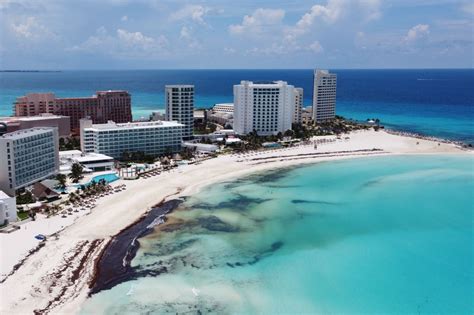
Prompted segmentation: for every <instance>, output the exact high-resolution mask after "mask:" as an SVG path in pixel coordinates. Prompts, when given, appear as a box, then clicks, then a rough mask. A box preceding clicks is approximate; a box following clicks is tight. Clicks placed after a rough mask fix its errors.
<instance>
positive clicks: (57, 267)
mask: <svg viewBox="0 0 474 315" xmlns="http://www.w3.org/2000/svg"><path fill="white" fill-rule="evenodd" d="M326 138H327V139H328V140H329V139H334V138H335V137H326ZM319 139H323V138H319ZM390 154H471V153H470V152H466V151H463V150H461V149H459V147H457V146H455V145H454V144H449V143H438V142H436V141H429V140H424V139H415V138H411V137H403V136H399V135H392V134H388V133H386V132H384V131H379V132H375V131H359V132H354V133H351V134H350V135H348V139H345V138H343V139H338V140H335V141H327V142H325V143H324V144H323V143H320V144H319V145H318V147H317V149H315V147H314V144H312V143H311V144H308V145H300V146H296V147H291V148H287V149H278V150H266V151H259V152H251V153H247V154H232V155H230V154H229V155H221V156H219V157H217V158H215V159H210V160H206V161H203V162H201V163H199V164H192V165H183V166H180V167H178V168H175V169H172V170H170V171H167V172H162V173H161V174H160V175H158V176H152V177H149V178H146V179H138V180H133V181H123V180H119V181H117V182H114V183H112V186H115V185H121V184H123V183H126V185H127V189H126V190H124V191H121V192H118V193H115V194H111V195H107V196H105V197H103V198H100V199H99V200H97V207H96V208H94V209H92V210H91V211H90V213H89V214H87V215H82V216H77V218H75V220H74V218H72V217H71V218H70V219H69V218H68V219H61V218H52V219H39V220H38V221H36V222H31V223H26V224H24V225H22V230H21V231H17V232H14V233H12V234H9V235H2V234H0V246H2V248H4V247H3V246H4V244H5V243H4V242H5V237H9V238H10V239H9V240H8V242H13V243H19V242H20V243H21V241H22V238H24V237H30V236H31V235H29V233H27V232H25V231H26V230H27V229H35V232H34V233H36V231H42V232H43V234H49V233H54V232H56V231H59V230H61V229H62V230H61V231H60V232H59V233H57V234H55V235H54V236H53V237H49V238H48V239H47V241H46V242H44V245H43V246H42V248H41V249H39V250H38V251H36V252H35V253H34V254H32V255H30V256H29V257H27V258H26V259H25V260H24V261H23V262H22V264H21V266H18V269H17V270H16V271H14V272H13V273H12V274H11V275H9V276H6V275H8V274H9V273H10V272H11V268H12V267H13V265H14V264H15V263H17V262H20V261H21V260H22V259H24V257H25V255H26V254H27V252H28V250H31V249H32V248H29V249H28V248H24V247H21V246H19V247H18V248H15V247H14V246H10V247H9V248H8V250H9V257H15V259H11V260H12V261H8V262H7V261H4V258H2V262H1V274H2V279H3V280H0V281H2V283H0V294H1V295H2V303H1V305H0V313H12V312H14V313H29V314H31V313H32V312H33V311H34V310H39V311H42V312H48V311H51V312H52V313H63V314H64V313H68V314H70V313H75V312H77V311H78V309H79V307H80V305H81V303H82V302H83V301H84V299H85V298H86V297H87V293H88V285H89V281H90V280H91V278H92V277H93V275H94V264H95V260H96V258H97V257H98V255H99V254H100V252H101V250H102V249H103V248H104V247H105V246H106V244H107V242H108V241H109V240H110V238H111V237H112V236H114V235H116V234H117V233H118V232H120V231H121V230H122V229H123V228H125V227H126V226H128V225H130V224H131V223H133V222H135V221H136V220H138V219H139V218H140V217H141V216H142V215H143V214H144V213H146V211H148V210H149V209H150V208H151V207H153V206H154V205H156V204H158V203H160V202H161V201H163V200H165V199H172V198H176V197H179V196H189V195H192V194H195V193H197V192H199V190H200V189H202V187H204V186H206V185H211V184H214V183H217V182H221V181H225V180H233V179H235V178H237V177H240V176H245V175H249V174H251V173H254V172H260V171H265V170H269V169H274V168H279V167H288V166H294V165H298V164H304V163H315V162H318V161H330V160H337V159H345V158H360V157H366V156H378V155H390ZM54 228H57V230H56V231H55V230H54ZM23 229H24V230H23ZM34 245H35V244H34V243H33V246H34ZM51 253H54V255H51ZM10 255H11V256H10ZM2 256H3V255H2Z"/></svg>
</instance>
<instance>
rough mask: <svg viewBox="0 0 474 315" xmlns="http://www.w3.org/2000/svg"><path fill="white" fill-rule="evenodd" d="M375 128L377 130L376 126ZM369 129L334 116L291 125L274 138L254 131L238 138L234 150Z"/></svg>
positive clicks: (364, 125)
mask: <svg viewBox="0 0 474 315" xmlns="http://www.w3.org/2000/svg"><path fill="white" fill-rule="evenodd" d="M376 127H377V129H378V126H376ZM370 128H372V127H371V126H369V125H366V124H361V123H358V122H355V121H351V120H347V119H345V118H344V117H341V116H336V118H335V119H333V120H329V121H325V122H321V123H313V124H311V125H308V126H305V125H303V124H293V125H292V130H287V131H285V132H284V133H283V134H282V133H281V132H280V133H278V134H277V135H274V136H259V135H258V134H257V132H256V131H255V130H254V131H252V132H251V133H249V134H247V135H245V136H243V137H240V138H241V139H242V140H243V141H242V143H239V144H237V145H235V150H236V151H247V150H256V149H260V148H262V144H263V143H264V142H277V141H281V140H283V138H284V137H290V138H293V139H300V140H302V141H307V140H309V139H310V138H311V137H313V136H329V135H340V134H343V133H349V132H351V131H354V130H361V129H364V130H367V129H370ZM374 129H375V127H374Z"/></svg>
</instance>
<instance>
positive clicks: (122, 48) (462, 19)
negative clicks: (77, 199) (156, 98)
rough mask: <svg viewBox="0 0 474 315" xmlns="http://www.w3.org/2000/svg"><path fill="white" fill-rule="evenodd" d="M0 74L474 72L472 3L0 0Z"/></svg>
mask: <svg viewBox="0 0 474 315" xmlns="http://www.w3.org/2000/svg"><path fill="white" fill-rule="evenodd" d="M0 27H1V30H0V31H1V33H0V54H1V58H0V68H1V69H162V68H171V69H182V68H185V69H190V68H192V69H194V68H201V69H202V68H204V69H210V68H223V69H230V68H314V67H320V68H450V67H454V68H459V67H463V68H472V67H473V59H474V51H473V42H474V2H472V1H463V0H459V1H452V0H437V1H435V0H322V1H318V0H313V1H309V0H294V1H290V0H273V1H255V0H254V1H251V0H239V1H222V0H221V1H217V0H215V1H180V0H173V1H171V0H77V1H76V0H0Z"/></svg>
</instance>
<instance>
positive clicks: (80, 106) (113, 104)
mask: <svg viewBox="0 0 474 315" xmlns="http://www.w3.org/2000/svg"><path fill="white" fill-rule="evenodd" d="M14 113H15V116H20V117H21V116H37V115H40V114H43V113H51V114H55V115H62V116H69V119H70V124H71V130H72V133H73V134H79V120H80V119H82V118H86V117H89V118H90V119H91V120H92V121H93V123H95V124H103V123H107V121H109V120H113V121H115V122H117V123H126V122H130V121H132V106H131V95H130V93H128V92H127V91H111V90H109V91H98V92H96V94H95V95H93V96H92V97H75V98H57V97H56V96H55V95H54V94H53V93H31V94H27V95H25V96H21V97H18V98H17V99H16V102H15V103H14Z"/></svg>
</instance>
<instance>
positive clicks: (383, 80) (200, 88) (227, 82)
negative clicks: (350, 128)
mask: <svg viewBox="0 0 474 315" xmlns="http://www.w3.org/2000/svg"><path fill="white" fill-rule="evenodd" d="M331 71H332V72H335V73H337V75H338V87H337V114H339V115H342V116H345V117H347V118H352V119H356V120H366V119H367V118H379V119H380V120H381V122H382V123H383V124H384V125H385V126H387V127H388V128H392V129H397V130H403V131H410V132H417V133H421V134H424V135H428V136H436V137H441V138H446V139H451V140H457V141H463V142H466V143H471V144H474V88H473V87H474V69H459V70H454V69H453V70H434V69H433V70H337V69H335V70H331ZM241 80H284V81H288V83H289V84H292V85H295V86H298V87H302V88H303V89H304V104H305V106H309V105H311V103H312V94H313V93H312V84H313V75H312V70H310V69H308V70H128V71H62V72H1V73H0V116H9V115H11V114H12V104H13V102H14V101H15V98H16V97H18V96H21V95H24V94H26V93H31V92H54V93H56V95H58V96H60V97H72V96H76V97H77V96H89V95H92V94H94V92H95V91H97V90H109V89H125V90H128V91H129V92H130V93H131V94H132V106H133V116H134V118H141V117H148V115H149V114H150V113H151V112H152V111H154V110H164V86H165V85H166V84H194V85H195V88H196V98H195V103H196V107H205V108H209V107H212V106H213V105H214V104H216V103H221V102H232V101H233V90H232V86H233V85H234V84H237V83H239V82H240V81H241Z"/></svg>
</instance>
